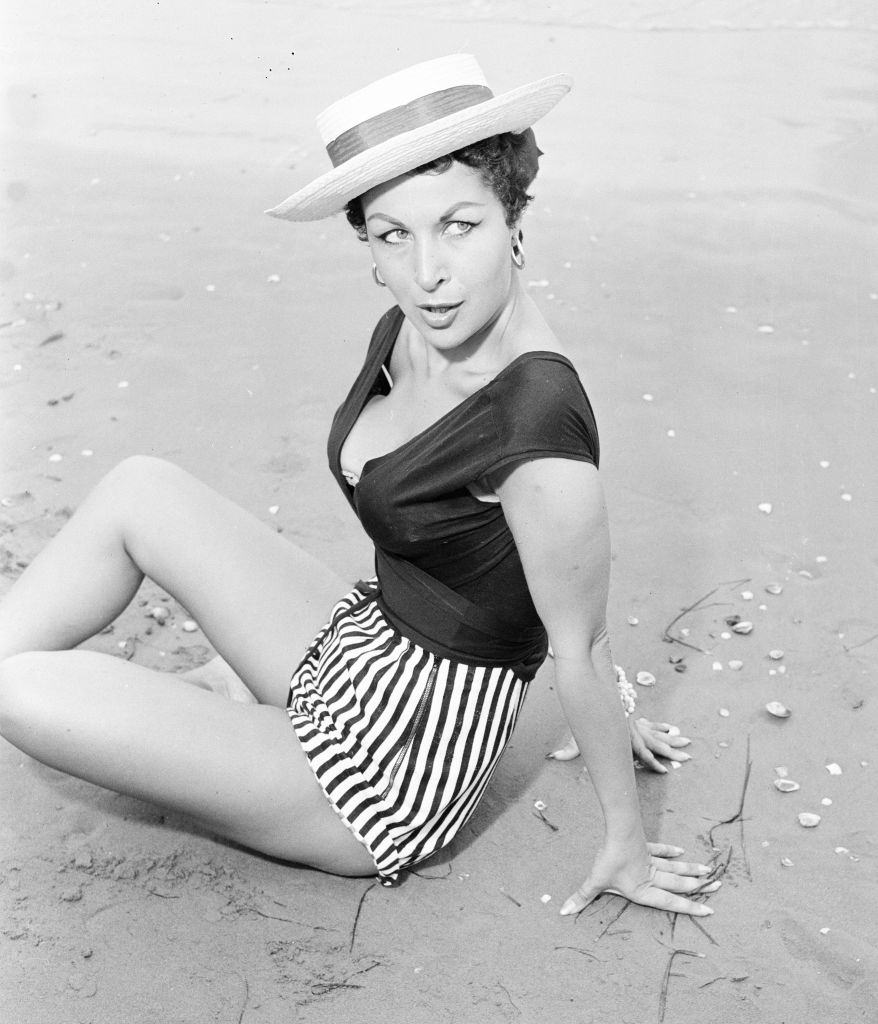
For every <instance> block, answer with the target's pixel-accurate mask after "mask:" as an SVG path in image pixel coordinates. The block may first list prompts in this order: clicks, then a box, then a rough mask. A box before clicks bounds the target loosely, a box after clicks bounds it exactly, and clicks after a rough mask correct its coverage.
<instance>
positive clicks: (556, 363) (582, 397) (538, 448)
mask: <svg viewBox="0 0 878 1024" xmlns="http://www.w3.org/2000/svg"><path fill="white" fill-rule="evenodd" d="M496 383H497V384H498V385H499V386H498V387H495V388H494V389H493V391H492V393H491V415H492V418H493V423H494V429H495V432H496V434H495V436H496V438H497V447H496V450H495V452H494V453H492V465H491V466H490V470H489V471H491V470H496V469H500V468H501V467H504V466H511V465H514V464H515V463H516V462H524V461H527V460H529V459H534V458H546V457H551V456H556V457H557V456H560V457H562V458H569V459H575V460H577V461H580V462H590V463H591V464H592V465H594V466H597V465H598V464H599V460H600V444H599V440H598V431H597V424H596V423H595V418H594V412H593V411H592V407H591V403H590V402H589V400H588V396H587V395H586V393H585V389H584V388H583V386H582V382H581V381H580V379H579V377H578V375H577V373H576V370H575V369H574V368H573V365H572V363H570V361H569V360H568V359H566V358H565V357H564V356H562V355H560V354H556V353H550V352H545V353H539V354H538V355H537V356H534V357H531V358H528V359H523V360H521V361H520V362H519V363H518V364H516V365H515V366H514V367H513V368H512V371H511V372H510V373H508V374H506V376H505V377H504V378H503V380H502V382H501V381H497V382H496Z"/></svg>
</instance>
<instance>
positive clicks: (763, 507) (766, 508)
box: [756, 501, 772, 516]
mask: <svg viewBox="0 0 878 1024" xmlns="http://www.w3.org/2000/svg"><path fill="white" fill-rule="evenodd" d="M756 507H757V508H758V509H759V511H760V512H764V513H765V514H766V515H767V516H768V515H771V508H772V506H771V502H770V501H763V502H760V504H759V505H757V506H756Z"/></svg>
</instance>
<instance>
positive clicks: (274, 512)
mask: <svg viewBox="0 0 878 1024" xmlns="http://www.w3.org/2000/svg"><path fill="white" fill-rule="evenodd" d="M278 512H280V505H269V506H268V514H269V515H271V516H276V515H277V514H278Z"/></svg>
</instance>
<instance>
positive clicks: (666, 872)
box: [561, 841, 722, 917]
mask: <svg viewBox="0 0 878 1024" xmlns="http://www.w3.org/2000/svg"><path fill="white" fill-rule="evenodd" d="M683 852H684V851H683V850H682V849H681V848H680V847H678V846H668V845H667V844H665V843H647V844H646V847H645V848H643V847H641V846H640V845H639V844H638V848H637V849H628V848H626V847H625V846H624V845H621V844H614V843H612V842H609V841H608V842H606V843H605V844H604V846H603V848H602V849H601V850H600V852H599V853H598V855H597V857H596V858H595V862H594V865H593V866H592V869H591V873H590V874H589V876H588V878H586V880H585V881H584V882H583V883H582V885H581V886H580V887H579V888H578V889H577V890H576V892H575V893H573V895H572V896H570V897H569V898H568V899H567V900H566V901H565V902H564V904H563V906H562V907H561V913H562V914H578V913H579V912H580V911H581V910H584V909H585V908H586V907H587V906H588V905H589V903H591V902H593V901H594V900H595V899H597V897H598V896H600V895H601V893H605V892H607V893H612V894H613V895H615V896H623V897H624V898H625V899H627V900H630V901H631V902H632V903H638V904H640V905H641V906H644V907H655V908H656V909H657V910H664V911H668V912H669V913H672V914H691V915H692V917H707V916H708V915H710V914H712V913H713V910H712V909H711V908H710V907H707V906H705V905H704V904H703V903H697V902H695V901H694V900H692V899H690V898H689V897H690V896H693V895H695V894H696V893H710V892H716V890H717V889H719V887H720V886H721V885H722V882H720V881H716V880H713V881H711V880H710V874H711V868H710V867H709V866H708V865H707V864H697V863H690V862H686V861H680V860H677V859H676V858H677V857H680V856H681V855H682V854H683Z"/></svg>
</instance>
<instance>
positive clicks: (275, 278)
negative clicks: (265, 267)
mask: <svg viewBox="0 0 878 1024" xmlns="http://www.w3.org/2000/svg"><path fill="white" fill-rule="evenodd" d="M265 280H266V281H268V283H269V284H279V283H280V274H269V275H268V277H267V278H266V279H265Z"/></svg>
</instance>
